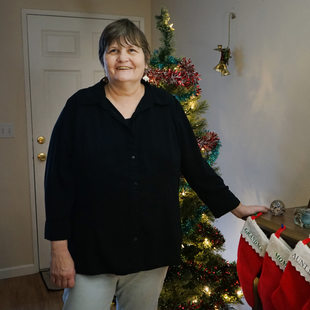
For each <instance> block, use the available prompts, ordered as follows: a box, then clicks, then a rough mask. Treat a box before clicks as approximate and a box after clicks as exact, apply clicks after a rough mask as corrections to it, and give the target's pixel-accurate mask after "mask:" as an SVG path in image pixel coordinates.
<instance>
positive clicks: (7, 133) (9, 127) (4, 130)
mask: <svg viewBox="0 0 310 310" xmlns="http://www.w3.org/2000/svg"><path fill="white" fill-rule="evenodd" d="M14 131H15V130H14V124H12V123H0V138H13V137H15V132H14Z"/></svg>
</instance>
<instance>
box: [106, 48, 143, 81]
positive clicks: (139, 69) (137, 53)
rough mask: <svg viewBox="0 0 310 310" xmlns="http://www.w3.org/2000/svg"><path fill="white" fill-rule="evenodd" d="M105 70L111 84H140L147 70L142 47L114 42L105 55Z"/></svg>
mask: <svg viewBox="0 0 310 310" xmlns="http://www.w3.org/2000/svg"><path fill="white" fill-rule="evenodd" d="M103 57H104V69H105V73H106V76H107V78H108V79H109V82H110V83H113V82H118V83H119V82H139V83H140V80H141V78H142V77H143V74H144V70H145V68H146V64H145V58H144V53H143V50H142V48H141V47H138V46H135V45H130V44H127V43H126V42H122V44H121V45H120V44H118V43H117V42H112V43H111V45H110V46H108V48H107V49H106V51H105V53H104V56H103Z"/></svg>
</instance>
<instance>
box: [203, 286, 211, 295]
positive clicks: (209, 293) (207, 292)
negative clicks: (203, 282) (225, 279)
mask: <svg viewBox="0 0 310 310" xmlns="http://www.w3.org/2000/svg"><path fill="white" fill-rule="evenodd" d="M203 290H204V291H205V293H206V294H207V295H209V296H210V295H211V290H210V288H209V287H208V286H205V287H204V289H203Z"/></svg>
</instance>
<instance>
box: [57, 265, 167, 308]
mask: <svg viewBox="0 0 310 310" xmlns="http://www.w3.org/2000/svg"><path fill="white" fill-rule="evenodd" d="M167 270H168V267H161V268H156V269H152V270H148V271H141V272H137V273H132V274H128V275H124V276H118V275H114V274H102V275H96V276H86V275H81V274H77V275H76V278H75V286H74V287H73V288H71V289H68V288H67V289H65V290H64V295H63V301H64V306H63V310H110V306H111V303H112V300H113V297H114V295H115V296H116V307H117V310H157V305H158V298H159V295H160V292H161V289H162V286H163V283H164V280H165V277H166V273H167Z"/></svg>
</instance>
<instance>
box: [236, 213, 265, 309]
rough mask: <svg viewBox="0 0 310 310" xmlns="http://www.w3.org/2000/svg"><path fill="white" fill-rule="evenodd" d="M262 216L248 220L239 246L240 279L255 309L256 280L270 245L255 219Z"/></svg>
mask: <svg viewBox="0 0 310 310" xmlns="http://www.w3.org/2000/svg"><path fill="white" fill-rule="evenodd" d="M260 215H262V213H259V214H258V215H257V216H251V217H248V218H247V220H246V222H245V223H244V226H243V228H242V231H241V236H240V241H239V246H238V258H237V272H238V277H239V281H240V284H241V287H242V290H243V294H244V297H245V299H246V301H247V302H248V304H249V305H250V306H251V307H254V303H255V300H254V292H253V284H254V279H255V278H256V277H257V275H258V274H259V272H260V270H261V267H262V263H263V257H264V255H265V252H266V248H267V244H268V238H267V237H266V235H265V234H264V232H263V231H262V230H261V229H260V228H259V226H258V225H257V223H256V222H255V219H256V218H257V217H258V216H260Z"/></svg>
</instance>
